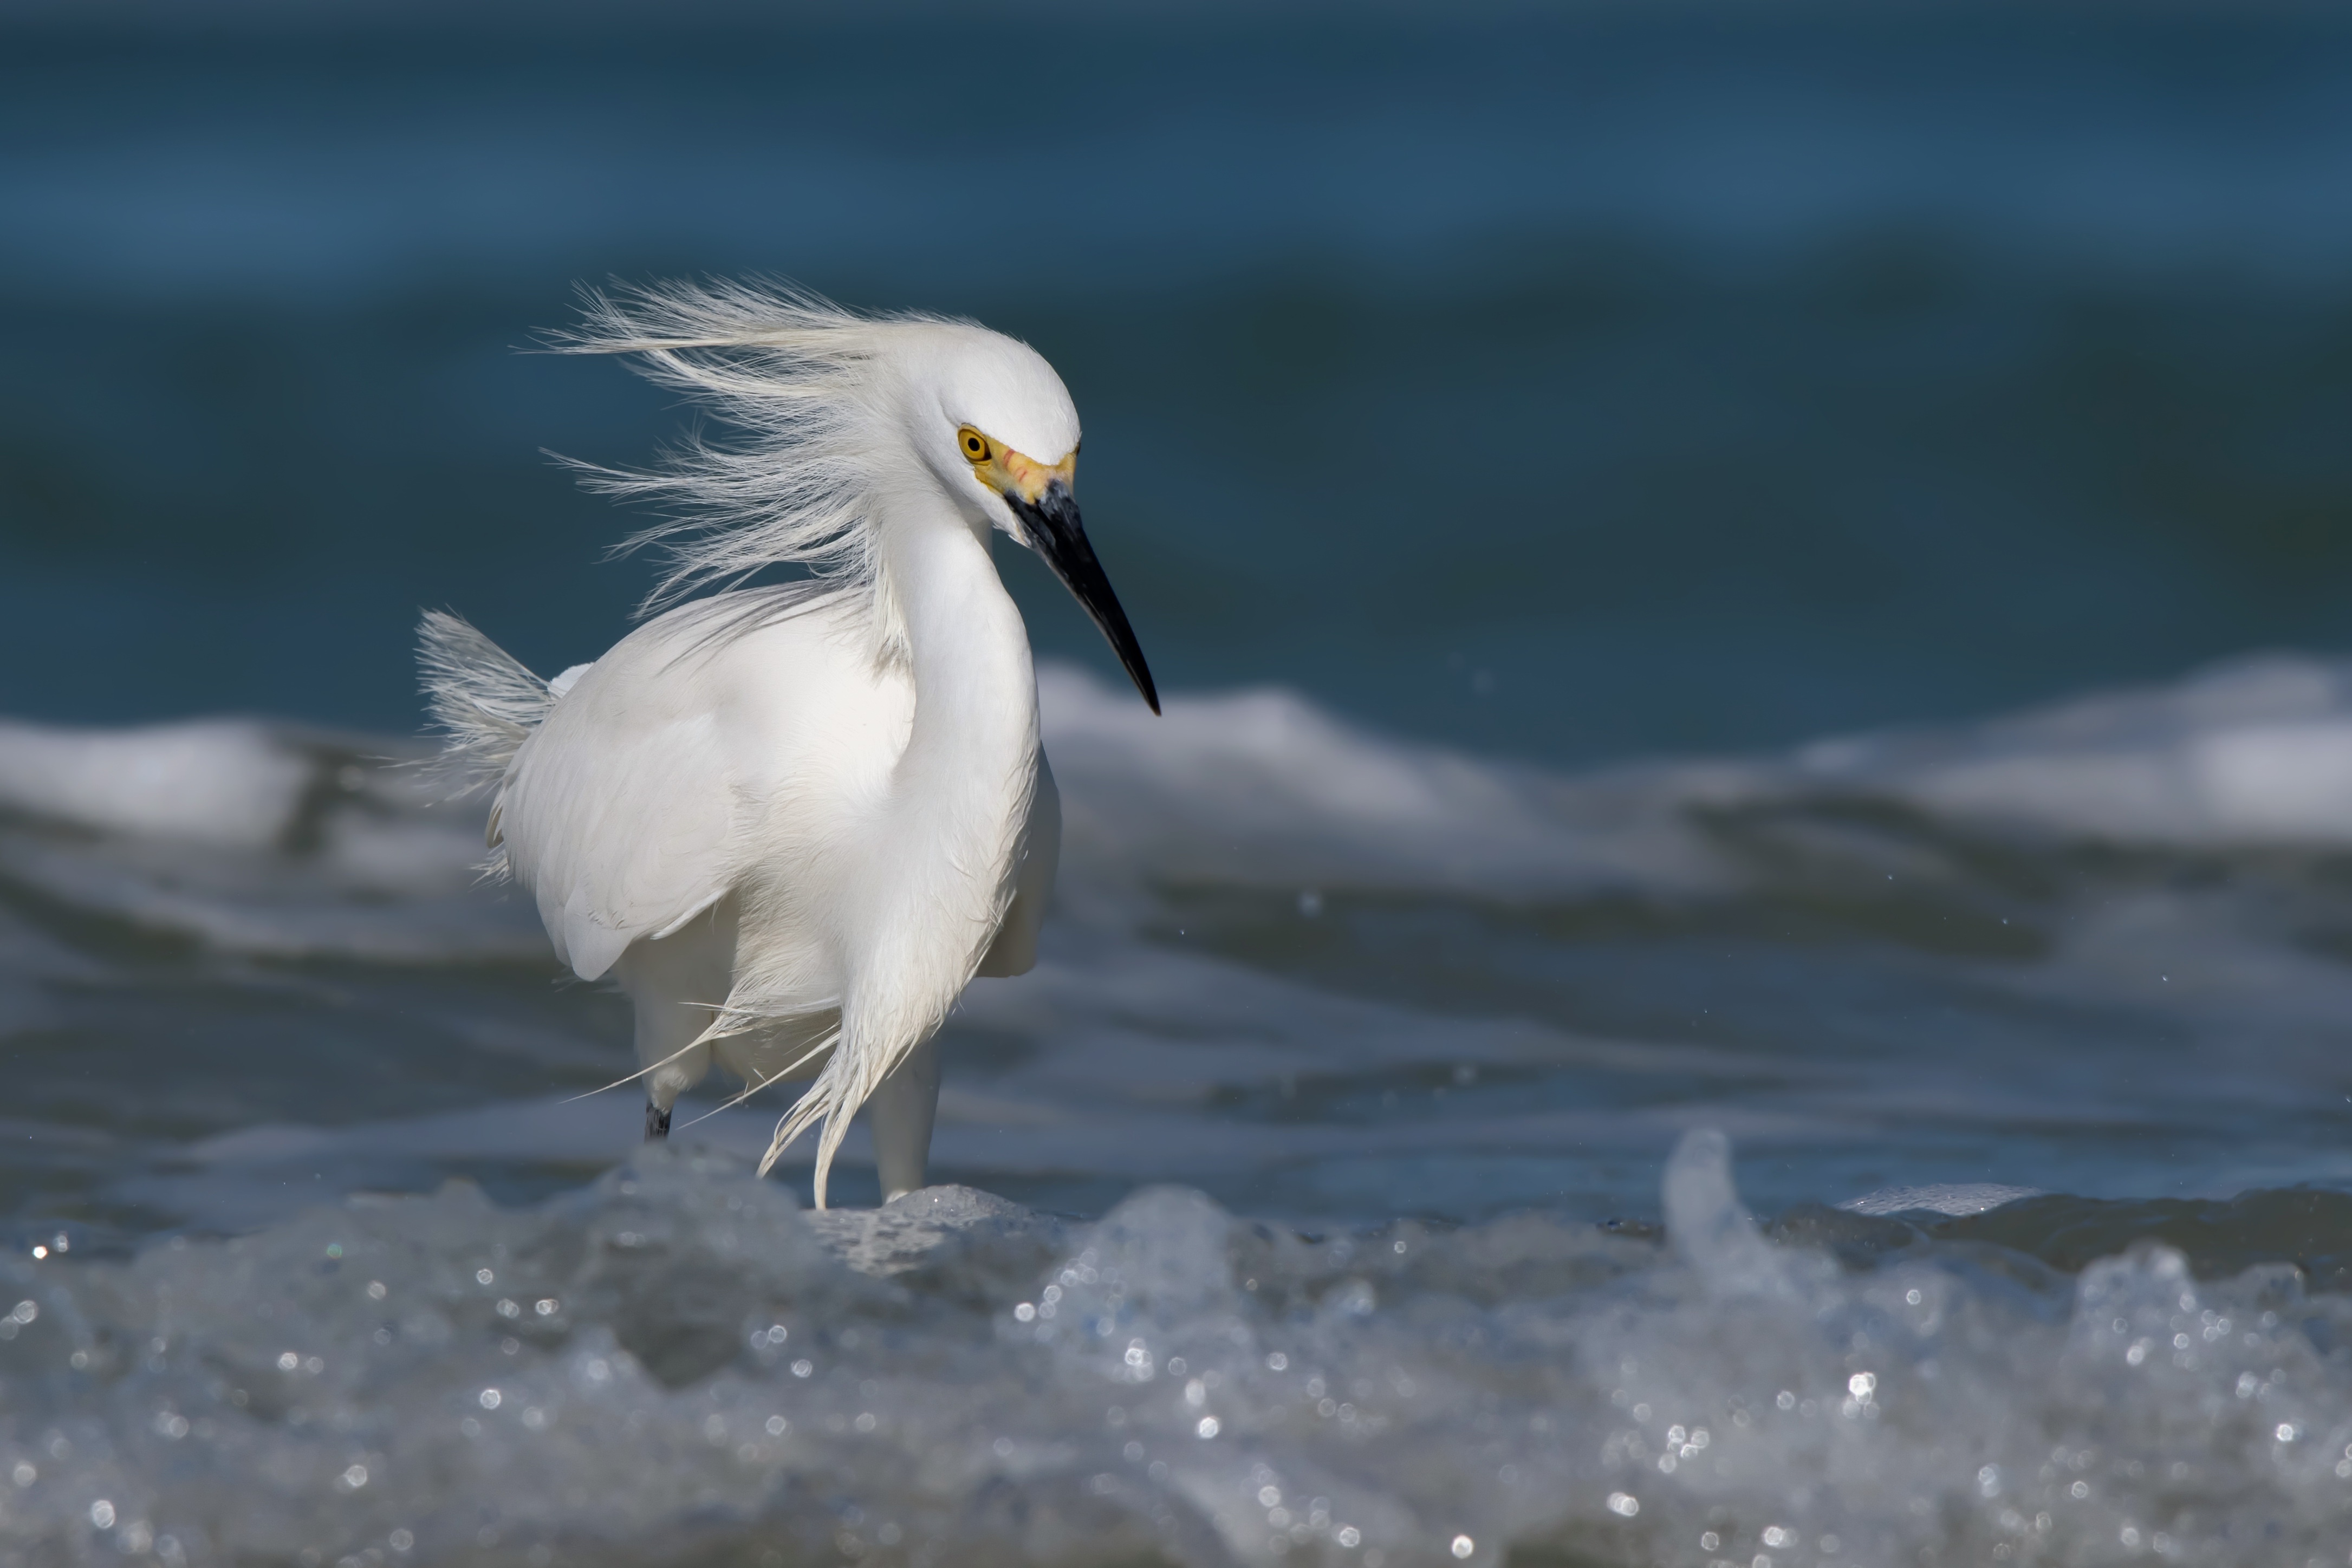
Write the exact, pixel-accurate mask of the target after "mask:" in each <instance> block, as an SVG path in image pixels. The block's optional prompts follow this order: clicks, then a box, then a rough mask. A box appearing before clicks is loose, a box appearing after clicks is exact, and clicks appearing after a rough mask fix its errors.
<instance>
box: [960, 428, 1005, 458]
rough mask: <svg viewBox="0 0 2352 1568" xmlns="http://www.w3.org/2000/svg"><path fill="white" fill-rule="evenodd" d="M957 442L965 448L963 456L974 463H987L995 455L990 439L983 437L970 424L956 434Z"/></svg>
mask: <svg viewBox="0 0 2352 1568" xmlns="http://www.w3.org/2000/svg"><path fill="white" fill-rule="evenodd" d="M956 440H957V441H958V442H959V443H960V444H961V445H962V447H963V455H965V456H966V457H969V458H971V460H972V461H973V462H974V463H985V462H987V461H988V460H989V458H991V457H992V456H993V455H995V454H994V453H993V452H992V451H991V450H990V448H989V444H988V437H986V436H985V435H982V434H981V433H980V432H978V431H977V430H974V429H973V428H972V427H971V426H970V425H969V424H967V425H965V426H964V427H963V428H962V429H961V430H960V431H958V432H956Z"/></svg>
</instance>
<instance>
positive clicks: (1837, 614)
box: [0, 4, 2352, 760]
mask: <svg viewBox="0 0 2352 1568" xmlns="http://www.w3.org/2000/svg"><path fill="white" fill-rule="evenodd" d="M2347 192H2352V27H2347V25H2346V20H2345V17H2344V14H2343V13H2342V12H2341V11H2340V10H2335V9H2333V8H2331V9H2329V10H2325V11H2309V10H2297V9H2288V8H2274V7H2261V6H2231V7H2227V8H2222V7H2213V8H2204V9H2200V8H2189V7H2143V8H2123V7H2107V6H2098V7H2091V6H2066V5H2036V6H2031V7H2027V6H2005V5H1968V6H1943V5H1899V6H1850V7H1846V6H1836V7H1832V6H1808V5H1765V6H1753V5H1737V6H1732V5H1721V6H1718V5H1661V6H1647V5H1643V6H1635V5H1607V4H1596V5H1580V6H1564V7H1555V8H1542V9H1536V8H1519V7H1499V6H1497V7H1481V6H1460V7H1447V8H1444V9H1443V10H1439V9H1436V8H1432V9H1431V10H1429V11H1427V12H1417V11H1411V10H1406V9H1402V8H1398V9H1379V8H1373V9H1366V8H1356V7H1349V8H1345V9H1342V8H1338V7H1331V8H1324V7H1315V6H1308V7H1271V8H1241V7H1233V8H1226V7H1209V8H1193V7H1178V6H1172V5H1171V6H1146V5H1137V6H1123V7H1116V8H1112V7H1093V8H1076V7H1073V8H1068V9H1053V8H1045V9H1031V10H1023V9H1020V8H1014V9H1011V10H1004V9H998V8H991V9H990V10H989V11H987V13H986V14H985V15H979V14H975V13H973V12H971V11H970V10H968V9H963V8H942V7H931V6H921V5H916V6H899V7H883V8H878V9H868V8H861V9H854V10H853V9H849V8H839V9H824V10H812V9H809V8H804V7H794V6H761V7H743V8H740V9H727V8H712V7H702V8H692V7H688V8H674V7H654V6H651V5H647V6H644V7H636V8H631V7H620V6H614V7H606V8H602V9H589V10H584V11H572V10H566V11H557V10H554V9H547V10H543V11H541V10H504V11H500V10H487V11H485V10H466V11H459V10H457V9H454V8H452V9H449V10H446V11H436V10H429V9H428V10H422V11H416V10H410V11H401V12H394V11H393V10H392V9H391V8H389V7H387V8H383V9H379V10H368V9H359V10H351V11H344V10H341V9H339V10H338V11H337V13H336V15H335V16H334V17H333V18H331V19H329V18H325V17H322V16H317V15H312V14H310V10H309V8H297V7H292V6H288V7H283V8H273V7H268V6H258V7H245V8H237V7H226V8H222V7H177V6H174V7H165V6H161V5H143V6H142V5H121V6H108V7H103V8H99V7H70V8H68V7H58V6H30V7H27V6H24V5H19V6H17V7H16V8H15V9H9V10H0V711H5V712H8V713H14V714H18V715H25V716H39V717H47V718H51V719H64V720H77V721H92V722H115V721H122V720H129V719H134V718H144V717H153V716H169V715H180V714H188V713H195V712H212V711H219V710H251V711H258V712H267V713H270V714H276V715H288V716H299V717H304V718H309V719H313V720H319V721H325V722H330V723H333V724H338V725H351V726H357V727H369V728H375V729H391V730H403V729H407V728H410V727H413V726H414V725H415V719H416V702H415V695H414V691H413V677H412V674H411V666H410V660H409V652H408V648H409V639H410V629H411V627H412V626H413V624H414V622H415V618H416V613H417V611H418V609H419V607H420V606H426V605H448V606H453V607H455V608H457V609H459V610H460V611H462V612H465V613H467V615H469V616H471V617H473V618H474V619H475V620H477V621H478V622H479V623H480V624H481V625H482V626H483V627H484V628H485V629H486V630H488V631H489V632H491V633H492V634H493V635H494V636H497V637H499V639H500V640H502V641H504V642H506V643H509V645H510V646H511V647H513V648H514V649H515V650H516V651H517V652H518V653H520V654H521V655H522V656H523V657H525V658H526V659H527V660H528V661H530V662H531V663H532V664H535V665H536V666H538V667H540V668H542V669H551V668H554V667H560V666H562V665H563V664H569V663H572V662H573V661H576V660H580V659H585V658H589V657H592V656H593V655H594V654H595V653H598V652H600V651H601V650H602V649H603V648H604V647H605V646H606V645H607V644H608V643H610V642H611V641H612V640H613V638H614V636H615V635H616V633H617V632H619V631H620V630H621V629H622V628H623V626H624V624H625V617H626V615H627V613H628V611H629V609H630V606H631V605H632V603H633V602H634V601H635V598H636V596H637V595H638V593H639V592H640V591H642V589H643V587H644V585H645V582H646V571H645V568H644V567H643V566H642V565H640V564H638V563H621V564H609V563H605V562H604V561H603V560H602V559H600V558H601V556H602V554H603V552H604V549H605V547H607V546H608V545H609V544H610V543H612V542H613V541H614V540H615V539H616V538H619V537H620V536H621V535H622V534H623V533H624V532H625V531H626V530H628V529H629V528H632V527H633V526H635V524H636V523H637V522H639V521H642V520H643V519H641V518H633V517H626V516H623V515H620V514H616V513H615V512H614V510H613V508H612V507H610V506H609V505H608V504H607V503H605V502H604V501H602V500H599V499H596V498H593V497H585V496H583V495H581V494H580V493H579V492H577V491H576V490H575V489H574V488H573V486H572V483H571V481H570V480H569V479H568V478H567V477H566V476H564V474H563V473H562V471H560V470H559V469H557V468H556V467H554V466H553V465H551V463H550V462H549V461H548V459H547V457H546V456H545V455H543V451H542V449H548V450H553V451H559V452H562V453H564V454H568V455H575V456H580V457H584V458H589V459H593V460H598V461H605V462H621V463H627V462H636V461H643V460H645V459H646V457H648V456H649V455H650V454H651V453H652V451H653V450H654V448H655V447H656V444H657V443H658V442H659V441H660V440H661V439H662V438H663V437H665V436H666V435H668V434H675V433H677V431H678V430H679V429H680V428H681V424H682V421H683V419H684V417H685V416H684V415H683V414H682V413H681V412H680V411H678V410H677V409H676V408H675V407H674V406H671V405H670V404H669V403H668V402H667V401H666V400H665V398H664V397H663V396H662V395H661V394H657V393H656V392H652V391H651V390H649V389H647V388H646V387H645V386H643V385H642V384H640V383H638V382H635V381H634V380H633V379H632V378H631V377H630V376H629V375H628V374H627V373H626V372H625V371H624V370H623V369H622V368H621V367H620V366H618V365H616V364H613V363H608V362H602V361H576V360H567V359H560V358H553V357H549V356H545V355H535V354H532V353H529V352H525V351H519V350H525V349H527V348H528V346H529V345H530V343H531V341H532V337H533V333H534V331H535V330H538V329H545V328H549V327H555V326H561V325H562V324H563V323H564V322H565V321H567V320H568V319H570V316H571V309H572V306H571V299H572V287H573V285H574V283H575V282H576V281H579V280H599V279H603V278H604V277H608V276H619V277H630V278H635V277H647V276H652V275H663V274H685V273H739V272H744V271H751V270H759V271H766V272H771V273H778V274H786V275H789V276H791V277H795V278H798V279H800V280H802V281H803V282H805V283H807V284H809V285H811V286H814V287H817V288H820V289H822V290H824V291H826V292H828V293H831V294H833V295H835V296H836V297H838V298H842V299H844V300H846V301H848V302H850V303H853V304H856V305H860V306H868V307H884V308H887V307H903V306H919V307H925V308H934V309H943V310H950V311H956V312H964V313H969V314H971V315H973V316H976V317H978V318H979V319H982V320H985V321H987V322H990V323H991V324H993V325H996V326H998V327H1001V328H1003V329H1007V330H1009V331H1012V332H1014V333H1017V334H1020V335H1022V336H1024V337H1026V338H1028V339H1029V340H1032V341H1034V343H1035V344H1036V345H1037V346H1038V347H1039V348H1040V349H1042V350H1044V351H1045V353H1046V354H1047V355H1048V356H1049V357H1050V358H1051V359H1052V360H1053V361H1055V364H1056V365H1057V366H1059V367H1060V369H1061V370H1062V371H1063V373H1064V376H1065V378H1066V380H1067V381H1068V382H1069V383H1070V386H1071V388H1072V390H1073V391H1074V392H1075V393H1076V397H1077V400H1078V402H1079V406H1080V408H1081V410H1082V411H1083V413H1084V414H1085V416H1086V419H1087V436H1088V441H1087V465H1086V472H1085V476H1084V484H1085V497H1086V499H1087V515H1088V518H1089V521H1090V524H1091V527H1092V529H1093V531H1094V533H1095V535H1096V538H1097V541H1098V543H1099V546H1100V549H1101V551H1102V554H1103V556H1104V558H1105V559H1106V561H1107V563H1108V566H1109V568H1110V570H1111V572H1112V576H1113V579H1114V580H1115V581H1116V582H1117V583H1118V586H1119V589H1120V591H1121V593H1122V594H1123V596H1124V597H1125V598H1126V600H1127V601H1128V603H1129V606H1130V608H1131V610H1132V611H1133V614H1134V619H1135V622H1136V623H1137V626H1138V628H1139V632H1140V633H1141V635H1142V639H1143V642H1144V644H1145V647H1146V649H1147V651H1148V652H1149V653H1150V658H1151V660H1152V664H1153V666H1154V668H1155V670H1156V671H1158V672H1159V674H1160V678H1161V681H1162V684H1163V685H1166V686H1169V687H1172V688H1175V689H1179V690H1181V689H1186V688H1200V687H1206V686H1222V685H1232V684H1235V683H1255V682H1281V683H1286V684H1289V685H1296V686H1297V687H1300V688H1302V689H1304V690H1306V691H1307V692H1308V693H1310V694H1311V695H1315V696H1316V697H1318V699H1320V700H1322V701H1323V702H1325V703H1327V704H1328V705H1330V706H1335V707H1336V708H1338V709H1339V710H1340V711H1342V712H1344V713H1347V714H1349V715H1351V716H1357V717H1360V718H1361V719H1364V720H1366V721H1369V722H1370V723H1372V724H1375V725H1377V726H1379V727H1384V728H1387V729H1390V730H1391V731H1397V732H1402V733H1407V734H1413V735H1422V736H1427V737H1436V738H1441V739H1444V740H1447V741H1451V742H1454V743H1458V744H1462V745H1466V746H1469V747H1475V748H1477V749H1480V750H1483V751H1488V752H1501V753H1507V754H1516V755H1522V756H1527V757H1530V758H1542V759H1548V760H1570V759H1584V758H1596V757H1608V756H1616V755H1623V754H1629V753H1636V752H1654V751H1658V750H1691V749H1708V750H1712V749H1718V748H1738V747H1759V746H1765V745H1770V744H1776V743H1780V742H1785V741H1790V740H1793V739H1796V738H1799V737H1806V736H1810V735H1814V734H1818V733H1822V732H1824V731H1831V730H1839V729H1849V728H1855V727H1867V726H1874V725H1880V724H1885V723H1888V722H1893V721H1904V720H1914V719H1928V718H1936V717H1944V716H1966V715H1971V714H1977V713H1981V712H1987V711H1990V710H1995V709H1999V708H2002V707H2006V706H2013V705H2016V704H2018V703H2020V702H2022V701H2027V700H2033V699H2039V698H2042V697H2046V696H2049V695H2054V694H2058V693H2063V692H2067V691H2072V690H2075V689H2079V688H2082V687H2084V686H2088V685H2098V684H2105V683H2113V682H2118V681H2126V680H2133V679H2155V678H2168V677H2170V676H2173V675H2175V674H2178V673H2179V672H2180V671H2182V670H2184V669H2186V668H2189V667H2190V666H2193V665H2195V664H2199V663H2200V662H2202V661H2206V660H2210V659H2211V658H2213V657H2215V656H2217V655H2221V654H2224V653H2232V652H2236V651H2241V650H2247V649H2255V648H2268V647H2282V646H2285V647H2294V648H2300V649H2334V648H2340V647H2343V646H2344V645H2345V644H2346V643H2347V642H2352V574H2347V567H2352V527H2347V525H2352V438H2347V430H2352V197H2347ZM1006 570H1007V571H1008V575H1010V576H1011V577H1013V579H1014V580H1015V585H1016V590H1017V591H1019V592H1020V593H1021V595H1022V596H1023V599H1024V604H1025V605H1026V606H1027V607H1028V609H1029V611H1030V620H1031V625H1032V628H1033V631H1034V635H1035V637H1036V640H1037V642H1038V643H1039V644H1040V646H1041V649H1042V650H1043V651H1045V652H1046V653H1059V654H1065V655H1068V656H1072V657H1076V658H1079V659H1083V660H1086V661H1087V662H1089V663H1092V664H1096V665H1097V666H1101V667H1104V668H1106V669H1107V668H1108V664H1107V662H1106V661H1107V656H1106V655H1105V654H1104V653H1103V652H1102V651H1101V649H1100V648H1099V647H1098V645H1097V639H1096V637H1095V636H1094V634H1093V632H1092V631H1091V630H1090V628H1088V627H1087V625H1086V623H1085V622H1084V620H1083V618H1082V617H1081V616H1080V615H1079V614H1078V613H1077V612H1076V610H1075V608H1074V607H1072V606H1070V605H1069V604H1067V603H1066V601H1064V600H1063V599H1062V597H1061V596H1060V595H1059V593H1058V591H1055V590H1054V589H1053V588H1052V585H1051V584H1050V582H1049V581H1048V580H1046V579H1045V577H1044V576H1043V574H1042V573H1041V572H1039V571H1037V570H1033V569H1032V567H1031V565H1030V563H1027V562H1026V561H1021V562H1017V563H1009V564H1008V566H1007V569H1006Z"/></svg>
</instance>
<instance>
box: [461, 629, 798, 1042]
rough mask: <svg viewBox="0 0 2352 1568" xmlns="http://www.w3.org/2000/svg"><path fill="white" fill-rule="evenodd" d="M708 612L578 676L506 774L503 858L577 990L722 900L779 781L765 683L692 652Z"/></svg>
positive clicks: (731, 657) (727, 659)
mask: <svg viewBox="0 0 2352 1568" xmlns="http://www.w3.org/2000/svg"><path fill="white" fill-rule="evenodd" d="M704 603H706V604H707V603H709V601H704ZM710 614H711V612H709V611H704V610H698V608H697V607H696V606H688V607H687V610H686V611H683V612H672V614H670V615H667V616H664V617H662V618H661V619H660V620H658V621H656V622H650V623H648V624H647V625H646V626H643V627H640V628H639V629H638V630H637V631H636V632H635V633H633V634H632V635H631V636H630V637H629V638H627V639H626V640H625V641H624V642H623V643H621V644H620V645H619V646H617V647H615V648H614V650H613V651H612V652H611V653H607V654H605V655H604V658H602V659H600V660H598V661H597V662H596V663H595V664H593V665H591V666H589V667H588V669H586V670H585V671H584V672H583V673H581V674H579V675H578V676H577V678H576V681H575V682H574V684H573V685H571V686H570V687H569V688H568V689H567V690H566V691H565V692H564V693H563V695H562V698H561V699H560V700H559V701H558V702H557V703H556V704H555V706H554V707H553V708H552V709H551V710H550V711H549V713H548V716H547V717H546V719H545V720H544V721H543V722H542V723H541V726H540V727H539V728H538V730H537V731H535V732H534V733H533V734H532V736H531V737H530V739H529V740H528V741H526V742H525V743H524V744H523V747H522V749H521V750H520V752H519V753H518V754H517V755H516V757H515V760H514V766H513V768H511V770H510V771H509V773H508V775H507V781H506V788H505V790H504V792H503V794H502V795H501V797H500V800H499V830H500V831H501V832H502V834H503V836H504V842H505V847H506V852H507V860H508V863H509V866H511V867H512V868H513V870H514V873H515V874H516V876H517V877H518V879H520V881H521V882H522V883H523V884H524V885H525V886H526V887H528V888H529V889H530V892H531V894H532V896H533V897H534V898H535V899H536V900H537V901H538V904H539V912H540V916H541V919H542V920H544V921H545V922H546V925H547V934H548V936H549V937H550V939H551V940H552V941H553V942H554V944H555V949H556V953H557V956H560V957H561V958H562V960H563V961H564V963H565V964H567V965H569V966H570V967H571V968H572V972H573V973H574V974H576V975H578V976H579V977H581V978H582V979H584V980H593V979H596V978H599V977H602V976H603V975H604V973H605V971H606V970H608V969H610V968H611V967H613V965H614V961H615V960H617V959H618V958H619V957H620V956H621V955H622V954H623V953H624V952H625V951H626V950H627V949H628V947H629V946H630V944H632V943H634V942H637V941H640V940H643V939H646V938H653V937H661V936H668V935H670V934H671V933H672V932H674V931H677V929H679V928H680V927H681V926H683V925H686V924H687V922H688V921H690V920H692V919H693V918H694V917H695V916H696V915H700V914H702V913H703V912H705V911H706V910H708V909H709V907H710V906H711V905H712V904H716V903H717V902H718V901H719V899H720V898H722V897H724V896H725V895H726V894H727V892H728V890H729V889H730V887H732V886H733V885H734V883H735V881H736V878H737V876H738V875H739V874H740V871H741V869H742V862H743V860H744V858H745V853H744V842H745V839H746V836H747V828H748V824H749V821H750V820H751V817H752V816H753V815H754V814H755V813H756V812H757V811H758V810H760V809H761V804H762V802H764V801H765V800H767V799H768V798H769V796H770V795H771V794H772V791H773V789H774V788H775V786H776V783H777V779H775V777H774V773H775V770H776V768H777V767H778V765H779V764H780V763H782V762H783V761H784V758H782V757H781V756H780V754H779V750H780V748H779V747H777V746H775V745H774V744H773V742H774V739H775V737H774V734H773V729H774V720H775V718H776V715H775V713H774V712H773V711H772V710H773V708H774V706H775V702H774V698H773V695H772V694H773V690H774V683H773V682H764V683H761V684H760V686H759V687H758V688H756V689H754V690H751V691H750V692H747V690H746V683H745V681H744V680H743V679H742V665H743V664H744V663H745V661H744V659H743V658H742V657H741V656H740V653H739V651H738V649H737V648H735V647H730V646H726V645H721V646H719V647H717V648H716V649H715V651H714V650H713V649H709V648H703V647H698V645H697V643H698V637H700V636H702V635H704V634H707V632H709V628H708V627H707V626H705V625H702V624H701V622H707V621H708V620H709V618H710ZM711 999H713V1000H717V999H718V998H711Z"/></svg>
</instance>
